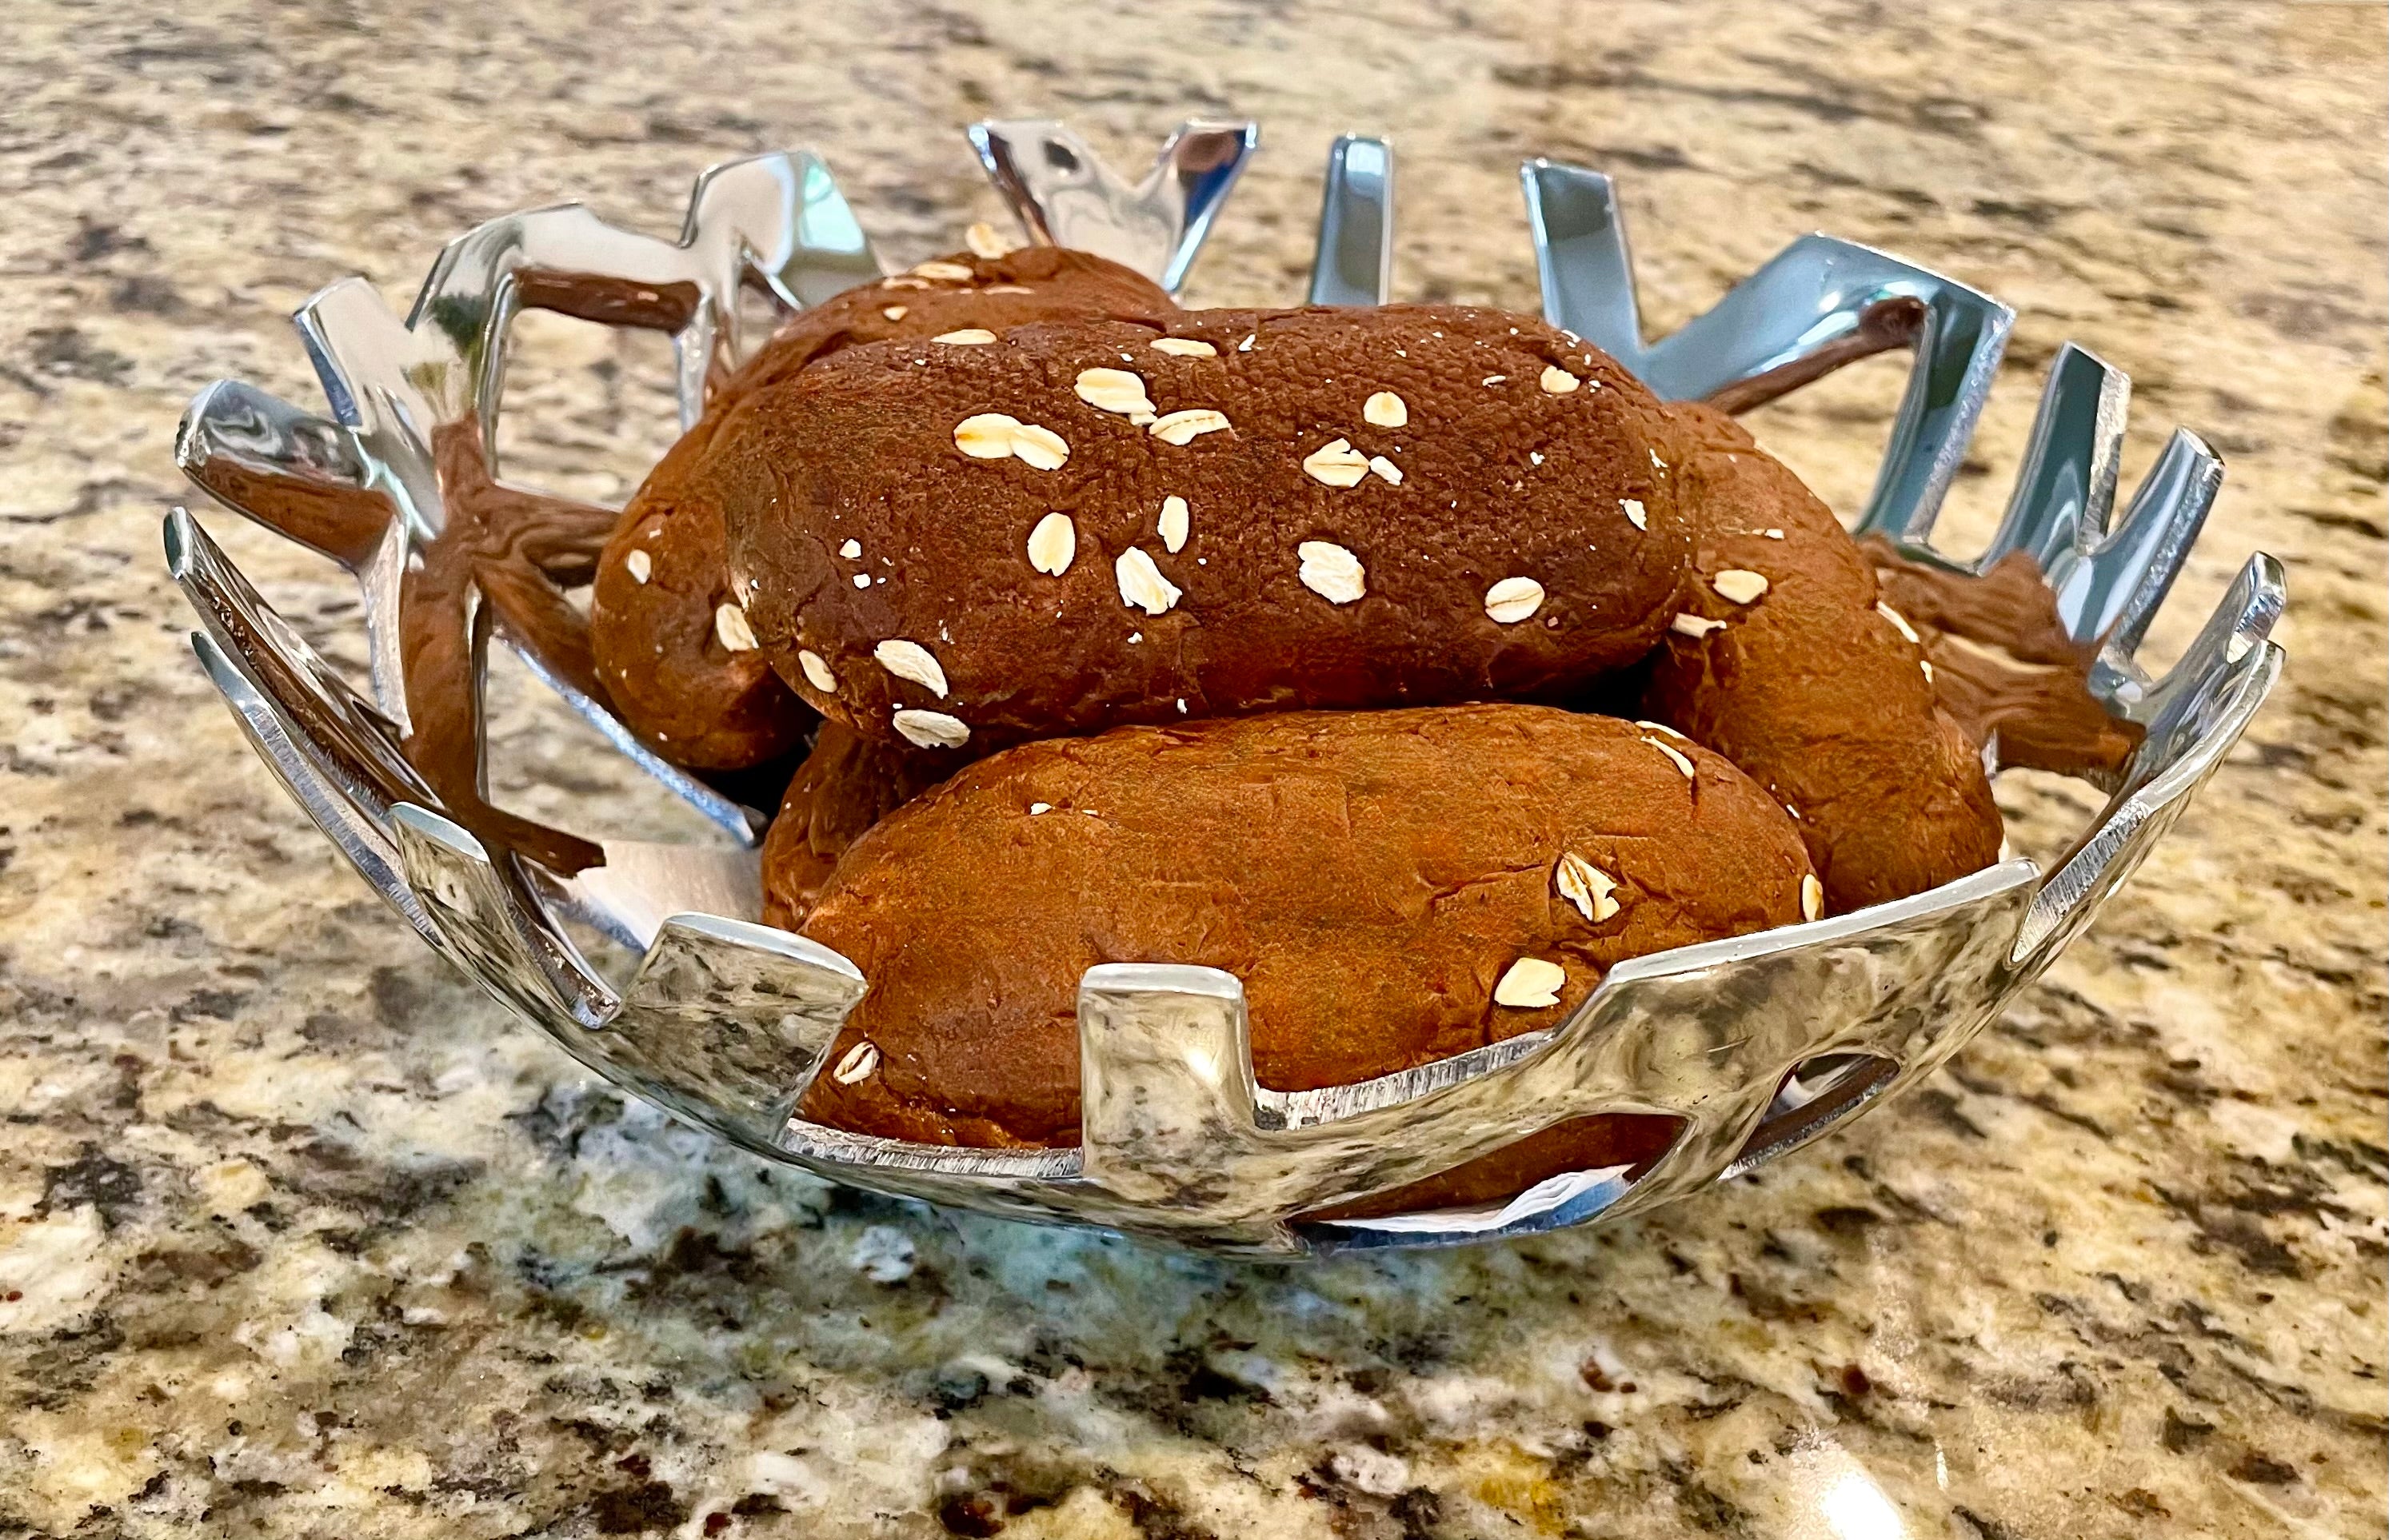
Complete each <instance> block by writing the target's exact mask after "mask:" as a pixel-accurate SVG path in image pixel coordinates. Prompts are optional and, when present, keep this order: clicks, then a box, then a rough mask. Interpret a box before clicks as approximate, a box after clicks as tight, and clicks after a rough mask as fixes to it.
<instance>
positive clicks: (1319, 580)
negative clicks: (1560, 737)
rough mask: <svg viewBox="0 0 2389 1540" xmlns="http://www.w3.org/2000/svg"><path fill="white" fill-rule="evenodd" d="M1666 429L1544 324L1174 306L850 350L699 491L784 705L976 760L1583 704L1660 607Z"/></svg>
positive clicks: (708, 466) (757, 403)
mask: <svg viewBox="0 0 2389 1540" xmlns="http://www.w3.org/2000/svg"><path fill="white" fill-rule="evenodd" d="M1668 431H1669V422H1668V419H1667V413H1666V409H1665V408H1664V407H1663V406H1662V405H1661V404H1660V403H1659V402H1658V401H1657V400H1656V399H1655V398H1654V397H1653V396H1652V395H1651V394H1650V392H1649V391H1647V390H1645V389H1644V388H1642V386H1641V385H1639V384H1637V383H1636V382H1635V381H1634V380H1633V379H1631V378H1630V377H1629V376H1628V375H1626V374H1625V373H1624V372H1623V371H1622V370H1621V369H1620V368H1619V367H1618V366H1617V365H1616V363H1614V362H1612V361H1611V360H1610V359H1608V358H1607V357H1605V356H1604V355H1603V354H1601V353H1599V352H1597V351H1595V350H1591V349H1590V348H1587V347H1586V346H1584V345H1583V344H1581V343H1578V342H1575V341H1572V340H1570V339H1569V338H1568V337H1566V336H1565V334H1564V333H1561V332H1558V331H1555V330H1553V329H1552V328H1550V327H1548V326H1545V325H1541V324H1540V323H1539V322H1535V321H1531V320H1529V319H1527V318H1526V317H1523V316H1516V315H1510V314H1505V313H1502V312H1493V311H1479V310H1466V309H1458V308H1431V307H1403V306H1392V307H1386V308H1384V309H1377V310H1368V311H1351V310H1329V309H1309V310H1290V311H1208V312H1183V313H1182V314H1180V315H1178V316H1177V317H1175V318H1172V319H1170V320H1169V322H1168V324H1167V325H1162V324H1160V323H1158V322H1147V323H1143V324H1137V323H1130V322H1122V321H1118V320H1070V321H1058V322H1052V323H1047V324H1044V325H1029V326H1022V327H1018V328H1016V329H1014V330H1012V331H1009V332H1003V333H1000V334H996V335H994V336H993V337H990V339H989V340H986V341H977V340H976V339H973V340H972V341H969V342H927V343H920V342H915V343H899V342H883V343H876V344H868V345H860V346H854V347H850V348H847V349H845V350H841V351H839V352H837V354H835V355H833V356H831V357H828V358H824V359H820V360H818V361H816V362H815V363H812V364H811V365H810V366H809V367H807V368H805V369H803V370H802V371H800V372H798V373H797V374H795V375H789V376H787V377H786V378H784V379H782V380H781V381H780V382H779V383H778V384H776V385H773V386H772V387H769V388H764V389H762V390H759V391H756V392H754V393H752V394H750V395H749V396H747V398H746V399H745V400H744V401H743V402H742V403H741V404H740V405H739V406H738V407H736V408H735V410H733V411H732V412H731V413H730V414H729V415H728V417H727V418H726V420H725V421H724V422H723V423H722V426H721V428H720V429H719V430H718V431H717V432H716V433H715V434H714V435H713V438H712V440H711V442H710V444H709V446H708V448H707V450H706V452H705V453H704V456H703V459H702V462H701V463H700V464H699V465H696V467H694V469H693V470H692V472H691V475H690V477H689V485H690V487H691V488H692V489H693V490H697V491H701V495H702V496H703V497H704V498H706V499H707V500H709V501H710V502H712V503H716V504H718V505H719V507H720V508H721V510H722V516H723V517H724V519H725V521H726V523H727V527H728V529H729V532H730V556H731V570H732V572H733V574H734V580H735V587H736V591H737V592H738V593H739V595H740V596H741V598H742V599H743V600H744V602H745V605H746V619H747V623H748V625H749V626H750V627H751V629H752V630H753V632H754V634H755V635H756V636H757V637H758V638H759V639H760V642H761V643H762V646H763V648H764V649H765V650H766V651H767V652H769V653H770V655H772V657H773V662H774V665H775V666H776V667H777V668H779V670H780V673H781V676H782V677H783V678H784V679H786V681H788V682H789V684H790V685H791V686H792V687H794V688H795V689H796V690H797V691H798V693H799V694H802V695H803V696H804V697H805V698H806V699H807V700H808V701H809V702H811V704H812V705H814V706H817V707H819V708H820V709H822V710H823V711H824V713H825V714H827V715H829V716H833V717H836V718H837V719H839V720H841V721H844V722H847V723H848V724H850V725H851V726H853V727H854V728H856V729H857V730H858V731H860V732H865V733H869V734H873V735H875V736H879V737H884V738H894V737H898V736H902V737H906V738H909V739H910V740H911V741H913V742H914V743H916V744H919V745H923V746H943V747H948V748H952V747H959V746H961V745H965V744H967V745H970V748H971V750H972V751H973V752H978V751H983V750H985V749H988V748H992V747H996V746H1001V745H1004V744H1007V743H1013V742H1017V741H1020V740H1023V739H1028V738H1036V737H1044V736H1050V735H1054V734H1058V733H1070V732H1093V731H1098V730H1101V729H1103V728H1105V727H1109V726H1115V725H1119V724H1122V723H1130V722H1159V721H1174V720H1181V719H1194V718H1201V717H1207V716H1215V715H1235V714H1241V713H1246V712H1255V711H1267V710H1286V709H1298V708H1303V707H1312V706H1338V707H1341V706H1390V705H1405V704H1435V703H1439V702H1447V701H1454V700H1469V699H1481V698H1486V697H1488V696H1506V697H1514V698H1515V697H1528V698H1532V697H1542V696H1556V695H1560V694H1565V692H1567V691H1569V690H1571V689H1572V688H1574V687H1575V686H1577V685H1578V684H1580V683H1582V682H1583V681H1586V680H1588V679H1590V678H1591V677H1593V676H1596V675H1599V674H1601V673H1603V672H1604V671H1607V670H1611V669H1615V668H1620V667H1622V666H1624V665H1626V664H1628V663H1630V662H1632V661H1634V660H1635V659H1636V658H1638V657H1640V656H1641V655H1643V654H1644V653H1645V652H1647V651H1648V650H1649V649H1650V647H1651V645H1652V643H1654V641H1655V640H1656V639H1657V637H1658V636H1659V635H1660V633H1661V632H1662V631H1663V630H1664V629H1665V627H1666V625H1667V618H1668V617H1669V616H1670V615H1671V614H1672V613H1673V599H1674V594H1675V591H1676V587H1677V584H1678V581H1679V579H1680V575H1681V573H1682V570H1683V567H1684V565H1685V562H1686V560H1687V558H1688V555H1689V553H1690V539H1689V535H1688V533H1687V530H1686V526H1685V519H1684V516H1683V515H1681V514H1680V511H1679V508H1678V502H1679V499H1678V495H1677V490H1676V484H1675V480H1674V478H1673V477H1670V475H1669V474H1668V472H1667V466H1666V465H1665V462H1664V460H1663V458H1662V456H1661V450H1662V449H1663V448H1664V446H1665V444H1666V442H1667V433H1668Z"/></svg>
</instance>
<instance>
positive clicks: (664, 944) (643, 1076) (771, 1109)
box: [602, 914, 867, 1152]
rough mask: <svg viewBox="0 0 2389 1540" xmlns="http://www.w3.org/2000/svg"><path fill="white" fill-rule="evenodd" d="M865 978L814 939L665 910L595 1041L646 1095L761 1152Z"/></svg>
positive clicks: (810, 1077)
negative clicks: (633, 1077) (615, 1008)
mask: <svg viewBox="0 0 2389 1540" xmlns="http://www.w3.org/2000/svg"><path fill="white" fill-rule="evenodd" d="M866 987H867V986H866V985H865V984H864V982H863V978H862V971H861V970H860V969H858V968H856V967H855V965H854V964H853V963H851V962H850V961H847V960H846V959H845V958H843V957H841V956H839V955H838V954H837V953H836V952H834V951H832V950H830V949H829V948H827V947H824V946H822V945H820V944H819V943H817V942H812V941H808V940H806V939H805V938H804V937H802V936H798V935H789V934H788V933H787V932H786V931H780V930H773V929H772V928H771V927H770V926H767V925H756V924H749V923H746V922H745V921H740V920H725V919H722V918H720V917H718V916H715V915H709V914H676V915H673V916H672V917H671V919H669V920H667V921H665V922H664V923H663V926H662V928H661V929H660V930H659V931H658V933H657V935H656V941H655V945H654V946H652V947H650V948H648V949H647V955H646V958H645V961H642V962H641V963H640V964H639V971H638V974H637V975H636V976H635V977H633V978H632V981H631V985H630V987H629V988H628V989H626V990H625V991H623V995H622V1004H621V1008H620V1010H618V1011H617V1012H615V1013H614V1015H613V1017H612V1018H611V1019H610V1020H609V1021H608V1022H607V1024H606V1025H607V1031H606V1032H605V1033H604V1034H603V1035H602V1040H603V1041H604V1042H605V1043H606V1045H607V1048H608V1049H609V1058H610V1059H611V1061H612V1063H614V1064H615V1065H616V1066H618V1067H619V1068H620V1069H621V1070H623V1071H624V1072H626V1073H629V1074H632V1075H636V1076H637V1077H638V1079H639V1081H640V1083H641V1086H642V1088H643V1089H645V1091H646V1092H647V1094H649V1095H651V1096H654V1097H656V1098H657V1099H658V1100H659V1101H664V1102H666V1103H667V1104H668V1105H670V1106H671V1107H673V1108H674V1109H675V1110H676V1111H679V1112H681V1113H683V1114H686V1115H688V1116H690V1117H693V1118H695V1119H696V1120H697V1121H699V1122H702V1123H706V1124H708V1125H709V1126H715V1127H719V1128H722V1129H723V1130H724V1131H725V1132H728V1133H730V1134H732V1135H733V1137H735V1138H736V1139H738V1140H739V1142H741V1143H742V1144H746V1145H747V1146H749V1147H750V1148H753V1149H757V1150H761V1151H764V1152H771V1151H773V1150H774V1149H775V1148H776V1145H775V1143H774V1140H775V1139H776V1138H777V1136H778V1134H779V1132H780V1129H781V1127H782V1126H784V1125H785V1124H786V1122H787V1120H788V1114H790V1113H792V1112H794V1111H795V1110H796V1105H797V1102H798V1101H799V1100H800V1099H801V1098H802V1097H803V1096H804V1093H805V1089H806V1088H807V1087H809V1086H811V1084H812V1080H813V1076H814V1075H815V1074H817V1073H818V1072H819V1071H820V1068H821V1063H822V1057H823V1055H824V1054H825V1053H827V1052H828V1051H829V1047H830V1044H831V1043H832V1042H834V1041H836V1040H837V1034H838V1029H839V1028H840V1027H842V1026H843V1025H845V1024H846V1018H847V1016H848V1014H849V1013H850V1012H852V1011H853V1009H854V1007H855V1003H856V1002H857V1001H858V1000H860V999H862V995H863V991H864V989H865V988H866Z"/></svg>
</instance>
